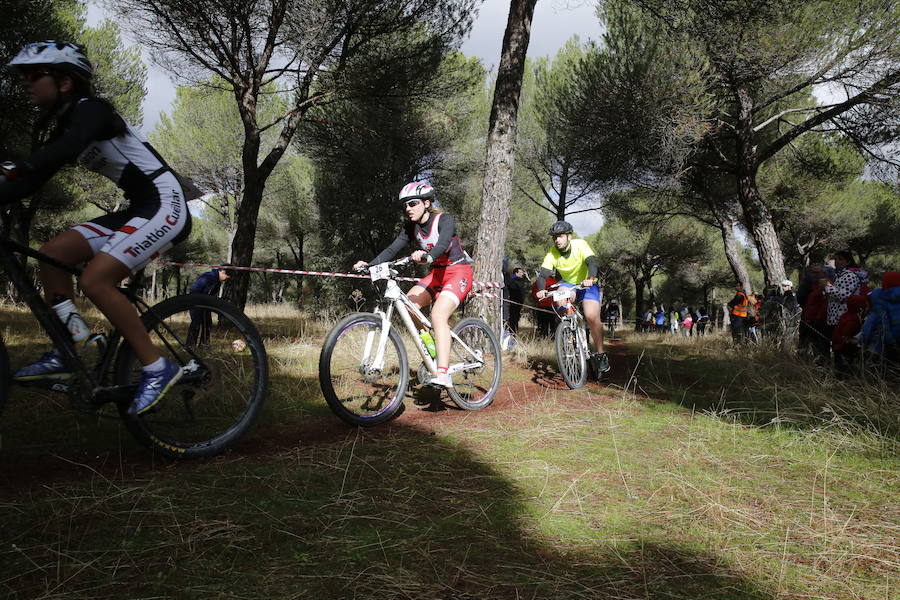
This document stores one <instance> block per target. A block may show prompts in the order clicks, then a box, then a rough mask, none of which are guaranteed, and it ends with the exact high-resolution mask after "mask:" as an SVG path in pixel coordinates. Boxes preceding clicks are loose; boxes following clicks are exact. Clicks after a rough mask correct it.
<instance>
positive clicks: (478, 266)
mask: <svg viewBox="0 0 900 600" xmlns="http://www.w3.org/2000/svg"><path fill="white" fill-rule="evenodd" d="M536 2H537V0H511V2H510V8H509V20H508V21H507V23H506V33H504V35H503V49H502V51H501V55H500V67H499V68H498V71H497V84H496V88H495V90H494V102H493V106H492V107H491V117H490V122H489V128H488V142H487V150H486V152H485V169H484V181H483V183H482V186H481V222H480V225H479V227H478V236H477V238H476V241H475V252H476V257H477V258H476V261H475V279H476V280H477V281H503V274H502V273H501V265H502V263H503V248H504V246H505V245H506V225H507V222H508V221H509V204H510V200H511V199H512V176H513V161H514V157H515V147H516V119H517V118H518V113H519V96H520V92H521V91H522V74H523V73H524V71H525V54H526V52H527V51H528V40H529V38H530V36H531V19H532V17H533V16H534V5H535V3H536ZM492 318H493V319H495V320H496V321H497V322H496V323H492V325H493V326H495V327H496V328H499V325H500V323H499V320H500V316H499V315H494V316H492Z"/></svg>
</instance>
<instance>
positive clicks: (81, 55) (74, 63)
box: [9, 40, 94, 81]
mask: <svg viewBox="0 0 900 600" xmlns="http://www.w3.org/2000/svg"><path fill="white" fill-rule="evenodd" d="M9 66H10V67H15V68H17V69H19V70H20V71H25V70H28V69H32V68H35V67H48V68H51V69H54V70H56V71H60V72H62V73H66V74H68V75H72V76H74V77H79V78H81V79H84V80H87V81H90V80H91V78H92V77H93V76H94V66H93V65H92V64H91V61H89V60H88V59H87V56H86V55H85V51H84V46H82V45H80V44H74V43H72V42H56V41H54V40H46V41H43V42H33V43H31V44H28V45H27V46H25V47H24V48H22V50H20V51H19V53H18V54H17V55H16V57H15V58H13V59H12V60H11V61H9Z"/></svg>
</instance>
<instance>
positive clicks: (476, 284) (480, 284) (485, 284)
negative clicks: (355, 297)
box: [156, 260, 502, 298]
mask: <svg viewBox="0 0 900 600" xmlns="http://www.w3.org/2000/svg"><path fill="white" fill-rule="evenodd" d="M156 262H157V264H159V265H163V266H167V267H199V268H203V269H225V270H231V271H250V272H253V273H279V274H282V275H315V276H319V277H348V278H352V279H368V278H369V276H368V275H360V274H358V273H337V272H333V271H301V270H299V269H269V268H264V267H235V266H228V267H226V266H223V265H204V264H200V263H177V262H170V261H167V260H158V261H156ZM397 280H398V281H419V278H418V277H397ZM472 287H473V288H478V289H490V288H494V289H499V288H500V287H502V286H501V284H499V283H497V282H496V281H473V282H472ZM477 294H478V295H492V296H493V297H495V298H496V297H497V295H496V294H487V293H480V292H479V293H477Z"/></svg>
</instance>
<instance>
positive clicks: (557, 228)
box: [550, 221, 574, 235]
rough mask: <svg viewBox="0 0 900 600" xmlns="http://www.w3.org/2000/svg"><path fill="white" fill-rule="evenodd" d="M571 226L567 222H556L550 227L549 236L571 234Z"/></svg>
mask: <svg viewBox="0 0 900 600" xmlns="http://www.w3.org/2000/svg"><path fill="white" fill-rule="evenodd" d="M573 231H574V229H572V225H571V224H570V223H569V222H567V221H557V222H556V223H554V224H553V225H551V226H550V235H559V234H560V233H572V232H573Z"/></svg>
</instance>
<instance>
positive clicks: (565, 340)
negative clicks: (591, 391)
mask: <svg viewBox="0 0 900 600" xmlns="http://www.w3.org/2000/svg"><path fill="white" fill-rule="evenodd" d="M575 327H576V326H575V324H573V323H572V322H571V321H568V320H565V321H562V322H561V323H560V324H559V325H558V326H557V327H556V362H557V364H558V365H559V371H560V373H562V376H563V380H564V381H565V382H566V385H567V386H569V387H570V388H571V389H573V390H577V389H579V388H581V387H584V383H585V381H587V357H586V356H585V355H584V352H582V350H581V347H580V344H579V343H578V334H577V331H576V330H575Z"/></svg>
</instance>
